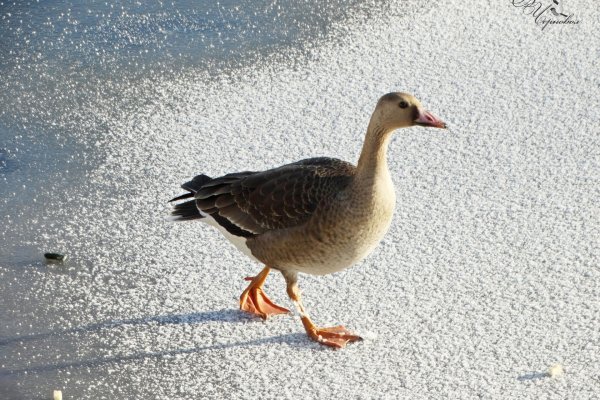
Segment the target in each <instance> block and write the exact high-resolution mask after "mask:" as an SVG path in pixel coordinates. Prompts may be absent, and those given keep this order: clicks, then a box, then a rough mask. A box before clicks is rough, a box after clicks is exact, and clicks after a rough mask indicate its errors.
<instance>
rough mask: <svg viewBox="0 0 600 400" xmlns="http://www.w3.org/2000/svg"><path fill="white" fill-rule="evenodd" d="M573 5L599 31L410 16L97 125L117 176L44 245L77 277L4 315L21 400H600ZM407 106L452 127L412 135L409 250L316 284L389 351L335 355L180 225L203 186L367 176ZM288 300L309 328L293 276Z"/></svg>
mask: <svg viewBox="0 0 600 400" xmlns="http://www.w3.org/2000/svg"><path fill="white" fill-rule="evenodd" d="M567 6H568V8H569V10H570V11H571V12H573V13H574V14H575V15H576V16H578V17H579V19H580V20H581V23H580V24H578V25H574V26H549V27H547V28H546V29H545V30H543V31H542V30H541V29H540V27H539V26H536V25H535V23H534V21H533V20H534V18H533V17H532V16H530V15H524V14H523V12H522V9H520V8H516V7H514V6H512V5H511V2H510V1H509V0H502V1H500V0H499V1H493V2H475V3H474V2H464V1H457V0H454V1H449V2H444V4H443V5H442V4H439V5H436V6H435V7H428V8H423V9H418V11H416V12H414V11H413V12H410V13H408V14H406V13H405V10H404V8H403V7H405V3H403V2H395V3H394V5H392V6H391V10H389V11H388V12H386V13H384V15H376V16H373V18H371V19H368V20H366V21H363V22H356V23H353V22H352V21H350V22H346V23H345V24H343V25H341V26H337V27H336V29H337V32H338V35H337V37H338V38H339V39H338V40H325V41H324V42H322V43H320V44H319V45H318V46H315V47H314V49H312V50H311V51H310V56H309V57H308V58H303V59H300V60H298V59H296V61H295V62H292V61H289V59H286V57H273V59H272V60H271V61H268V62H263V63H261V64H259V65H250V66H247V67H244V68H242V69H239V70H237V71H236V72H235V73H234V74H232V75H228V76H222V77H221V78H218V79H216V80H215V79H208V78H207V77H204V76H202V75H195V76H185V77H182V78H180V79H178V80H174V81H173V80H168V81H162V82H146V83H143V82H142V83H140V85H142V86H143V87H142V89H140V90H142V91H145V92H144V93H152V94H153V96H152V97H151V98H149V100H148V101H147V102H146V104H144V105H143V106H142V107H140V108H136V109H135V110H131V109H127V108H119V107H115V106H114V104H111V103H110V102H109V101H107V102H106V103H100V104H95V105H94V107H95V108H94V109H90V110H89V112H90V113H91V114H95V115H96V118H98V119H100V120H101V121H102V122H104V123H105V124H106V125H107V126H108V129H109V132H110V135H108V136H106V137H104V139H103V140H99V141H98V142H97V143H93V144H91V145H94V146H100V147H103V148H104V149H105V153H106V157H105V159H104V161H103V163H102V165H101V166H100V167H99V168H96V169H94V170H93V171H90V172H89V173H88V174H87V176H86V179H85V184H81V185H78V186H77V187H70V188H66V189H64V188H63V189H62V190H64V191H66V193H67V194H68V201H66V202H59V203H50V204H46V205H45V206H44V207H43V210H41V211H40V216H39V221H36V223H33V224H32V226H31V227H30V228H29V229H30V231H29V234H28V235H29V237H30V240H31V243H32V244H33V245H35V246H36V247H37V248H39V249H40V252H42V251H43V250H44V249H53V250H54V249H58V250H62V251H64V252H66V253H67V254H69V255H70V257H71V258H70V261H69V262H68V263H67V264H66V265H64V266H46V265H44V264H43V263H37V264H35V263H33V264H31V263H30V264H28V265H22V266H21V267H20V268H12V267H11V268H9V267H0V278H1V279H0V293H2V290H3V288H6V287H8V286H9V285H10V287H11V292H12V293H19V295H18V296H11V297H9V298H3V299H2V302H3V303H4V306H3V308H4V310H5V311H4V312H6V313H12V315H13V316H14V321H15V322H14V325H11V326H8V327H3V331H2V334H1V335H0V389H1V390H2V391H3V395H0V398H8V399H21V398H23V399H33V398H35V399H38V398H39V399H42V398H49V396H50V395H51V393H52V390H54V389H62V390H63V394H64V398H65V399H99V398H110V399H142V398H148V399H150V398H152V399H154V398H156V399H158V398H165V399H167V398H168V399H196V398H209V399H229V398H265V399H281V398H289V399H297V398H347V399H368V398H373V399H383V398H389V399H398V398H401V399H430V398H452V399H480V398H482V399H513V398H514V399H517V398H527V399H593V398H598V397H599V396H600V266H599V260H600V242H599V238H600V205H599V202H598V198H599V197H600V144H599V143H598V137H599V134H600V104H599V98H600V90H599V88H600V78H599V77H600V74H599V73H598V71H600V65H599V60H600V30H599V29H598V28H599V27H600V22H599V21H600V19H599V15H600V14H599V13H598V8H597V7H596V5H595V3H594V2H591V1H575V0H573V1H570V2H568V4H565V7H567ZM395 90H403V91H408V92H411V93H414V94H415V95H416V96H417V97H418V98H420V99H421V101H422V102H423V103H424V105H425V106H426V107H427V108H428V109H429V110H430V111H431V112H433V113H434V114H435V115H437V116H439V117H440V118H442V119H443V120H444V121H446V122H447V123H448V125H449V126H450V129H449V130H448V131H440V130H428V129H423V128H418V127H417V128H411V129H406V130H402V131H399V132H398V133H397V135H396V137H395V138H394V139H393V141H392V143H391V145H390V151H389V164H390V169H391V172H392V176H393V180H394V183H395V187H396V193H397V200H398V201H397V210H396V213H395V217H394V221H393V224H392V227H391V229H390V231H389V233H388V235H387V236H386V238H385V240H384V241H383V242H382V244H381V245H380V246H379V247H378V248H377V249H376V250H375V252H374V253H373V254H372V255H371V256H370V257H369V258H368V259H367V260H365V261H364V262H362V263H361V264H359V265H356V266H355V267H354V268H352V269H349V270H347V271H344V272H341V273H338V274H335V275H333V276H326V277H303V278H302V279H301V281H300V286H301V288H302V289H303V291H304V299H305V305H306V306H307V308H308V310H310V312H311V315H312V317H313V318H314V320H315V321H316V322H317V323H318V324H321V325H332V324H339V323H342V324H345V325H346V326H347V327H348V328H350V329H352V330H355V331H356V332H359V333H361V334H363V335H364V336H365V337H366V340H365V341H363V342H361V343H358V344H353V345H350V346H348V348H346V349H344V350H341V351H334V350H331V349H328V348H323V347H320V346H319V345H318V344H316V343H313V342H311V341H309V340H308V339H307V337H306V336H305V335H304V332H303V329H302V326H301V324H300V322H299V320H298V318H297V316H279V317H276V318H273V319H271V320H269V321H267V322H262V321H260V320H257V319H255V318H251V317H248V316H246V315H244V314H242V313H241V312H239V311H238V310H237V299H238V296H239V294H240V293H241V291H242V290H243V288H244V286H245V284H246V282H245V281H244V280H243V278H244V277H245V276H248V275H252V274H254V273H256V272H257V271H258V270H259V269H260V268H261V267H260V266H259V265H256V264H253V263H252V262H251V261H250V260H249V259H247V258H245V257H244V256H243V255H242V254H240V253H238V252H237V251H235V249H234V248H233V246H232V245H230V244H228V243H227V242H225V241H224V240H223V239H222V238H221V237H220V236H219V235H218V234H217V232H215V231H214V230H212V229H210V228H208V227H206V226H204V225H202V224H199V223H183V224H170V223H167V222H165V221H164V219H163V217H164V215H165V213H166V210H167V206H166V204H165V203H166V201H167V200H168V199H169V198H170V197H172V196H174V195H177V194H179V193H180V190H178V185H179V184H180V183H182V182H183V181H185V180H186V179H187V178H189V177H191V176H193V175H194V174H197V173H201V172H202V173H207V174H209V175H215V176H216V175H219V174H224V173H227V172H231V171H237V170H247V169H255V170H258V169H263V168H269V167H273V166H277V165H280V164H282V163H287V162H291V161H295V160H298V159H301V158H305V157H309V156H317V155H329V156H336V157H339V158H342V159H346V160H350V161H353V162H355V161H356V159H357V156H358V152H359V150H360V147H361V143H362V140H363V134H364V132H365V129H366V125H367V122H368V119H369V116H370V113H371V111H372V109H373V107H374V105H375V102H376V100H377V98H378V97H379V96H380V95H382V94H384V93H386V92H389V91H395ZM128 95H129V96H132V97H135V96H136V95H137V94H136V93H135V92H132V93H129V94H128ZM103 119H104V120H103ZM49 216H52V217H53V218H62V220H63V221H64V222H63V223H62V224H53V223H51V222H50V221H51V219H50V218H49ZM24 282H33V284H30V283H27V284H25V283H24ZM266 290H267V292H268V293H269V294H270V296H271V297H272V298H273V299H274V300H275V301H276V302H277V303H280V304H282V305H285V306H287V307H289V308H292V305H291V304H290V302H289V301H288V300H287V299H286V296H285V290H284V283H283V279H282V278H281V277H280V276H277V275H273V276H272V277H271V278H270V279H269V281H268V283H267V286H266ZM555 363H559V364H561V365H563V367H564V371H565V372H564V374H563V375H562V376H561V377H557V378H550V377H549V376H547V375H546V371H547V370H548V368H549V367H550V366H551V365H553V364H555ZM2 396H4V397H2Z"/></svg>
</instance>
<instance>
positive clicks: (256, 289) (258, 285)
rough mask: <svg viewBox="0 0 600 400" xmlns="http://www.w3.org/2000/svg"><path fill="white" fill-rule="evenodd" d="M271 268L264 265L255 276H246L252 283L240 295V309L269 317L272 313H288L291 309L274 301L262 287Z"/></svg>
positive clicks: (265, 317) (262, 316)
mask: <svg viewBox="0 0 600 400" xmlns="http://www.w3.org/2000/svg"><path fill="white" fill-rule="evenodd" d="M270 271H271V268H269V267H264V268H263V270H262V271H260V273H259V274H258V275H256V276H255V277H249V278H246V280H247V281H251V282H250V285H248V287H247V288H246V290H244V292H243V293H242V295H241V296H240V309H241V310H244V311H247V312H249V313H251V314H255V315H258V316H259V317H261V318H262V319H267V318H269V317H270V316H272V315H277V314H286V313H289V312H290V310H288V309H287V308H283V307H280V306H278V305H277V304H275V303H273V302H272V301H271V299H269V298H268V297H267V295H266V294H265V292H264V291H263V289H262V286H263V284H264V283H265V280H266V279H267V276H268V275H269V272H270Z"/></svg>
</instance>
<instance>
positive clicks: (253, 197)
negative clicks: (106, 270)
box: [170, 92, 446, 348]
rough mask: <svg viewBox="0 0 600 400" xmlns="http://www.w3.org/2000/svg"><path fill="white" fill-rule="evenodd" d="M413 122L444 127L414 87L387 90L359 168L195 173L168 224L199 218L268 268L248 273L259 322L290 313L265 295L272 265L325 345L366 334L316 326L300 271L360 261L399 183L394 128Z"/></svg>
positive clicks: (316, 163) (329, 165) (246, 297)
mask: <svg viewBox="0 0 600 400" xmlns="http://www.w3.org/2000/svg"><path fill="white" fill-rule="evenodd" d="M411 126H422V127H434V128H446V124H445V123H444V122H442V121H441V120H440V119H438V118H437V117H435V116H434V115H433V114H431V113H430V112H428V111H425V110H424V108H423V107H422V106H421V103H420V102H419V100H417V99H416V98H415V97H414V96H412V95H410V94H408V93H402V92H395V93H388V94H386V95H384V96H382V97H381V98H380V99H379V101H378V102H377V105H376V107H375V110H374V111H373V114H372V116H371V120H370V122H369V125H368V128H367V133H366V136H365V139H364V144H363V146H362V150H361V153H360V157H359V159H358V163H357V165H356V166H354V165H352V164H351V163H349V162H346V161H342V160H339V159H336V158H328V157H317V158H309V159H305V160H301V161H298V162H294V163H291V164H286V165H283V166H281V167H278V168H273V169H269V170H266V171H244V172H234V173H230V174H227V175H224V176H221V177H218V178H210V177H209V176H207V175H198V176H196V177H194V178H193V179H192V180H191V181H189V182H186V183H184V184H183V185H181V188H183V189H185V190H186V191H187V193H185V194H183V195H180V196H178V197H175V198H173V199H171V200H170V202H172V203H173V208H172V209H171V214H170V219H171V220H172V221H191V220H199V221H202V222H205V223H207V224H209V225H212V226H214V227H216V228H217V229H218V230H219V231H220V232H221V233H222V234H223V236H225V237H226V238H227V239H228V240H229V241H231V242H232V243H233V244H234V245H235V246H236V247H237V248H238V249H239V250H240V251H241V252H243V253H244V254H246V255H247V256H249V257H250V258H251V259H253V260H255V261H257V262H259V263H261V264H262V265H264V268H263V269H262V270H261V271H260V273H259V274H258V275H256V276H254V277H249V278H246V280H249V281H250V284H249V285H248V287H247V288H246V290H244V291H243V293H242V295H241V296H240V302H239V303H240V304H239V305H240V309H241V310H243V311H246V312H248V313H251V314H254V315H257V316H259V317H261V318H263V319H267V318H268V317H270V316H273V315H277V314H285V313H288V312H290V311H289V310H288V309H286V308H284V307H281V306H279V305H277V304H275V303H273V301H271V299H269V297H267V295H266V294H265V292H264V290H263V284H264V283H265V280H266V279H267V276H268V275H269V273H270V272H271V270H277V271H279V272H281V274H282V275H283V277H284V279H285V282H286V286H287V294H288V296H289V298H290V299H291V300H292V302H293V304H294V305H295V308H296V309H297V311H298V313H299V314H300V319H301V321H302V324H303V326H304V329H305V330H306V333H307V335H308V336H309V337H310V338H311V339H313V340H315V341H317V342H318V343H321V344H323V345H326V346H330V347H334V348H342V347H345V346H346V345H347V344H348V343H350V342H355V341H358V340H361V339H362V338H361V337H360V336H359V335H357V334H355V333H353V332H351V331H349V330H347V329H346V328H345V327H344V326H341V325H340V326H335V327H325V328H323V327H317V326H316V325H315V324H314V323H313V321H312V319H311V318H310V316H309V314H308V312H307V311H306V308H305V307H304V306H303V304H302V301H301V296H300V290H299V288H298V274H299V273H304V274H312V275H325V274H331V273H334V272H337V271H341V270H343V269H345V268H348V267H350V266H351V265H353V264H356V263H358V262H359V261H361V260H362V259H364V258H365V257H366V256H367V255H368V254H369V253H370V252H371V251H372V250H373V249H374V248H375V247H376V246H377V244H378V243H379V242H380V241H381V239H382V238H383V236H384V235H385V233H386V232H387V230H388V228H389V227H390V223H391V221H392V214H393V211H394V207H395V202H396V196H395V190H394V186H393V183H392V179H391V177H390V172H389V170H388V166H387V161H386V153H387V148H388V144H389V142H390V138H391V135H392V133H393V132H394V131H395V130H397V129H398V128H407V127H411Z"/></svg>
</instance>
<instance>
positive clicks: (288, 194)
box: [194, 158, 355, 237]
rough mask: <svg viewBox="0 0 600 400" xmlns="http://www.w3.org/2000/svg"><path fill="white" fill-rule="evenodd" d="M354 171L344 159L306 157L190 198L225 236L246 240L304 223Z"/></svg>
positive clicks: (220, 181)
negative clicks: (226, 233) (217, 225)
mask: <svg viewBox="0 0 600 400" xmlns="http://www.w3.org/2000/svg"><path fill="white" fill-rule="evenodd" d="M354 171H355V167H354V166H353V165H352V164H350V163H347V162H345V161H341V160H337V159H334V158H311V159H307V160H302V161H299V162H296V163H293V164H287V165H284V166H282V167H279V168H275V169H270V170H267V171H263V172H240V173H234V174H229V175H225V176H222V177H220V178H216V179H213V180H211V181H209V182H207V183H206V184H204V185H202V187H201V188H200V189H199V190H198V191H197V192H196V193H195V195H194V198H195V199H196V205H197V207H198V209H200V210H201V211H202V212H203V213H206V214H210V215H211V216H212V217H213V218H214V219H215V220H216V221H217V222H218V223H219V224H221V225H222V226H223V227H225V228H226V229H227V230H228V231H229V232H230V233H232V234H236V235H238V236H246V237H251V236H254V235H257V234H261V233H264V232H266V231H269V230H273V229H282V228H288V227H292V226H296V225H300V224H302V223H304V222H306V221H307V220H308V219H309V218H310V216H311V215H312V213H313V212H314V211H315V209H316V208H317V206H318V205H319V203H321V202H323V201H327V199H330V198H331V197H332V196H335V195H336V194H337V193H338V192H339V191H341V190H343V189H344V188H346V187H347V186H348V184H349V183H350V180H351V178H352V176H353V174H354Z"/></svg>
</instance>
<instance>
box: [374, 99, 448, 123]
mask: <svg viewBox="0 0 600 400" xmlns="http://www.w3.org/2000/svg"><path fill="white" fill-rule="evenodd" d="M373 119H375V121H376V122H377V125H379V126H380V127H381V128H383V129H384V130H394V129H398V128H407V127H410V126H415V125H418V126H424V127H431V128H442V129H445V128H446V123H444V122H442V121H441V120H440V119H439V118H437V117H435V116H434V115H433V114H431V113H430V112H429V111H426V110H425V109H424V108H423V106H422V105H421V102H420V101H419V100H417V99H416V98H415V97H414V96H412V95H410V94H408V93H402V92H395V93H388V94H386V95H383V96H382V97H381V98H380V99H379V102H378V103H377V107H375V111H374V112H373Z"/></svg>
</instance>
